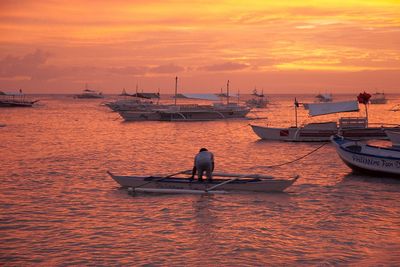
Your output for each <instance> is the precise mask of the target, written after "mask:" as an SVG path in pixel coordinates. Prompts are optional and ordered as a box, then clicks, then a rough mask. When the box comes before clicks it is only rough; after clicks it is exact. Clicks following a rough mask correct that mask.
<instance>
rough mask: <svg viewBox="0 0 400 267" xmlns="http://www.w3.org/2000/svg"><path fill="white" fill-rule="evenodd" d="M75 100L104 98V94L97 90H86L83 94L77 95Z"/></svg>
mask: <svg viewBox="0 0 400 267" xmlns="http://www.w3.org/2000/svg"><path fill="white" fill-rule="evenodd" d="M74 98H88V99H90V98H104V96H103V93H102V92H97V91H95V90H89V89H85V90H83V92H82V93H81V94H77V95H75V96H74Z"/></svg>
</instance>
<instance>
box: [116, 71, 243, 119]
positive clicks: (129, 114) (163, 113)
mask: <svg viewBox="0 0 400 267" xmlns="http://www.w3.org/2000/svg"><path fill="white" fill-rule="evenodd" d="M177 83H178V77H176V81H175V96H174V104H170V105H148V106H146V107H145V108H142V109H135V110H127V111H119V114H120V115H121V117H122V118H123V119H124V120H125V121H141V120H151V121H211V120H225V119H244V118H246V115H247V114H248V113H249V112H250V108H248V107H246V106H242V105H239V104H238V103H234V102H229V97H227V102H226V103H222V102H219V101H220V98H219V97H218V96H217V95H216V94H178V93H177ZM227 91H228V93H227V95H229V81H228V84H227ZM178 98H179V99H187V100H189V99H190V100H207V101H218V102H214V103H212V104H207V105H200V104H177V99H178Z"/></svg>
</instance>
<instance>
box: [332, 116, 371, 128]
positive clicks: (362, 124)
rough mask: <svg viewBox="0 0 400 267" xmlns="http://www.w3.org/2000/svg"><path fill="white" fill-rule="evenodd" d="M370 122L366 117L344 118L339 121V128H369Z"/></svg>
mask: <svg viewBox="0 0 400 267" xmlns="http://www.w3.org/2000/svg"><path fill="white" fill-rule="evenodd" d="M367 126H368V120H367V118H365V117H342V118H340V119H339V128H341V129H348V128H367Z"/></svg>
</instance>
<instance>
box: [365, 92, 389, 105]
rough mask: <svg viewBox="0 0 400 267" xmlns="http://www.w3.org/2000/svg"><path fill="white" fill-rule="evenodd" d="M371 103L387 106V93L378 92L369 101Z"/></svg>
mask: <svg viewBox="0 0 400 267" xmlns="http://www.w3.org/2000/svg"><path fill="white" fill-rule="evenodd" d="M369 102H370V103H371V104H386V103H387V99H386V96H385V93H379V92H376V93H375V94H372V95H371V98H370V99H369Z"/></svg>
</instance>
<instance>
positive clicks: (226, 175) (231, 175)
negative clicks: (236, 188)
mask: <svg viewBox="0 0 400 267" xmlns="http://www.w3.org/2000/svg"><path fill="white" fill-rule="evenodd" d="M185 174H191V171H190V173H189V172H188V171H186V172H185ZM212 175H213V176H219V177H238V178H255V179H275V177H273V176H269V175H260V174H241V173H226V172H213V173H212Z"/></svg>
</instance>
